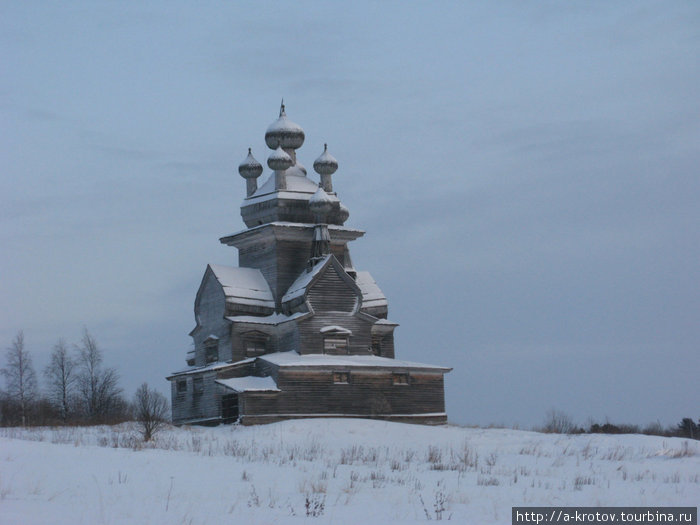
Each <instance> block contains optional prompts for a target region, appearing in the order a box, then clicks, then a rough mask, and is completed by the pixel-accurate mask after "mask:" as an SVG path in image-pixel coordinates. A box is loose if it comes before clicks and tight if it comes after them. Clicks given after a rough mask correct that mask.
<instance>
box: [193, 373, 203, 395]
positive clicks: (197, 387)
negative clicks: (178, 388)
mask: <svg viewBox="0 0 700 525" xmlns="http://www.w3.org/2000/svg"><path fill="white" fill-rule="evenodd" d="M192 391H193V392H194V393H195V394H201V393H202V392H204V380H203V379H202V378H201V377H195V378H194V379H193V380H192Z"/></svg>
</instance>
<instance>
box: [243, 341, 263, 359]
mask: <svg viewBox="0 0 700 525" xmlns="http://www.w3.org/2000/svg"><path fill="white" fill-rule="evenodd" d="M245 353H246V355H247V356H248V357H257V356H259V355H263V354H264V353H265V341H253V340H250V341H247V342H246V345H245Z"/></svg>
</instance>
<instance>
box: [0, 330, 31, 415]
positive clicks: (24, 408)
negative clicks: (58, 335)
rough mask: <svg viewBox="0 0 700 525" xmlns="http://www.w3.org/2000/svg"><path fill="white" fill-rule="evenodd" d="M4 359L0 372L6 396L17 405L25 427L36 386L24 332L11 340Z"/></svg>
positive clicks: (18, 333)
mask: <svg viewBox="0 0 700 525" xmlns="http://www.w3.org/2000/svg"><path fill="white" fill-rule="evenodd" d="M5 359H6V365H5V368H3V369H2V370H0V372H2V375H3V376H4V377H5V386H6V392H7V396H8V398H9V399H10V400H12V401H14V402H15V403H16V404H17V406H18V408H19V413H20V418H21V421H22V426H26V425H27V421H28V418H29V411H30V408H31V404H32V402H33V401H34V399H35V397H36V390H37V386H36V374H35V373H34V366H33V365H32V356H31V355H30V354H29V352H28V351H27V350H26V349H25V348H24V332H22V331H21V330H20V331H19V332H17V335H16V336H15V338H14V339H13V340H12V346H10V347H9V348H8V349H7V354H6V356H5Z"/></svg>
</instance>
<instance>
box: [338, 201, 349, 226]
mask: <svg viewBox="0 0 700 525" xmlns="http://www.w3.org/2000/svg"><path fill="white" fill-rule="evenodd" d="M348 217H350V210H349V209H348V208H347V206H345V205H344V204H341V205H340V209H339V211H338V219H339V220H340V223H341V224H343V223H344V222H345V221H347V220H348Z"/></svg>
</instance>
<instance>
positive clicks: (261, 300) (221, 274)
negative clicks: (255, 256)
mask: <svg viewBox="0 0 700 525" xmlns="http://www.w3.org/2000/svg"><path fill="white" fill-rule="evenodd" d="M209 268H210V269H211V271H212V273H213V274H214V278H215V279H216V280H217V282H218V283H219V284H220V285H221V287H222V289H223V292H224V295H225V296H226V301H227V302H229V303H234V304H242V305H249V306H263V307H268V308H274V307H275V300H274V298H273V296H272V291H271V290H270V286H269V285H268V283H267V281H266V280H265V277H264V276H263V274H262V272H261V271H260V270H259V269H257V268H241V267H237V266H224V265H221V264H209Z"/></svg>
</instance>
